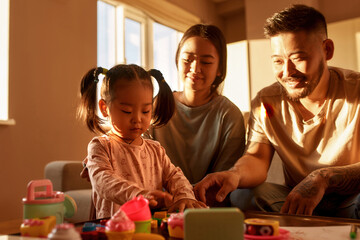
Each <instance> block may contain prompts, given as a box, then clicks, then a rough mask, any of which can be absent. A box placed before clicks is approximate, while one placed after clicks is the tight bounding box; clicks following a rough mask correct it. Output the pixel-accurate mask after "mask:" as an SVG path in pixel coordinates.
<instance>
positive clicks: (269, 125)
mask: <svg viewBox="0 0 360 240" xmlns="http://www.w3.org/2000/svg"><path fill="white" fill-rule="evenodd" d="M264 29H265V36H266V37H267V38H269V39H270V44H271V49H272V54H271V59H272V66H273V72H274V74H275V78H276V80H277V83H275V84H273V85H271V86H268V87H266V88H264V89H262V90H261V91H260V92H259V93H258V94H257V96H256V97H255V98H254V99H253V100H252V110H251V116H250V120H249V134H248V145H247V151H246V153H245V154H244V156H243V157H241V158H240V159H239V160H238V161H237V162H236V164H235V165H234V167H233V168H231V169H230V170H229V171H223V172H219V173H213V174H209V175H207V177H205V178H204V179H203V181H201V182H200V183H199V184H197V185H196V187H195V192H196V194H197V197H198V198H199V199H200V200H202V201H205V192H206V190H207V189H209V188H210V187H211V186H213V185H218V186H220V187H221V188H220V190H219V191H218V193H217V196H216V197H217V200H219V201H221V200H223V199H224V198H225V196H226V195H227V194H228V193H230V192H231V191H233V192H232V193H231V195H230V199H231V201H232V204H233V205H235V206H238V207H240V208H241V209H243V210H244V209H249V208H257V209H261V210H264V211H274V212H282V213H289V214H305V215H326V216H338V217H349V218H359V202H358V198H359V193H360V73H358V72H353V71H350V70H345V69H340V68H335V67H329V66H328V65H327V61H328V60H330V59H331V58H332V56H333V53H334V43H333V41H332V40H330V39H328V36H327V28H326V21H325V18H324V16H323V15H322V14H321V13H320V12H318V11H317V10H315V9H314V8H312V7H308V6H305V5H293V6H291V7H289V8H287V9H285V10H283V11H281V12H279V13H276V14H275V15H274V16H272V17H271V18H269V19H267V21H266V24H265V28H264ZM274 151H276V152H277V153H278V154H279V156H280V158H281V160H282V163H283V170H284V176H285V185H284V186H281V185H276V184H270V183H264V181H265V180H266V177H267V171H268V169H269V166H270V163H271V159H272V157H273V154H274ZM235 189H237V190H235ZM234 190H235V191H234Z"/></svg>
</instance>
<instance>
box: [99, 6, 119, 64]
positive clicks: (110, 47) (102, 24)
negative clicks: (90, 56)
mask: <svg viewBox="0 0 360 240" xmlns="http://www.w3.org/2000/svg"><path fill="white" fill-rule="evenodd" d="M97 4H98V5H97V9H98V13H97V41H98V43H97V62H98V63H97V64H98V66H102V67H104V68H111V67H112V66H114V65H115V34H116V32H115V7H114V6H112V5H110V4H107V3H104V2H102V1H98V2H97Z"/></svg>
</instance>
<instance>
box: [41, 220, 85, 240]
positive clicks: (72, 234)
mask: <svg viewBox="0 0 360 240" xmlns="http://www.w3.org/2000/svg"><path fill="white" fill-rule="evenodd" d="M47 239H48V240H81V236H80V233H79V232H77V231H76V229H75V227H74V224H72V223H62V224H59V225H56V227H55V228H54V229H53V230H52V231H51V233H49V234H48V236H47Z"/></svg>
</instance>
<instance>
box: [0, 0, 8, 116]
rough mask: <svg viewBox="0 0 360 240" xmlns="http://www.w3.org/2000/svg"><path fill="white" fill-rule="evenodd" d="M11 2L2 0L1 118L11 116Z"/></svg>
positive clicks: (0, 2) (0, 18) (0, 26)
mask: <svg viewBox="0 0 360 240" xmlns="http://www.w3.org/2000/svg"><path fill="white" fill-rule="evenodd" d="M9 4H10V1H9V0H5V1H4V0H0V120H8V118H9V116H8V107H9V103H8V100H9V97H8V94H9V92H8V89H9V84H8V83H9V11H10V9H9V6H10V5H9Z"/></svg>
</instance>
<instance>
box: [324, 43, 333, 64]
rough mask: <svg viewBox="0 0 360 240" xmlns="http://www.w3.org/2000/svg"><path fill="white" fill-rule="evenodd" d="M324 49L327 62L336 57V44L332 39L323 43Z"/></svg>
mask: <svg viewBox="0 0 360 240" xmlns="http://www.w3.org/2000/svg"><path fill="white" fill-rule="evenodd" d="M323 48H324V51H325V54H326V60H330V59H332V57H333V56H334V48H335V47H334V42H333V41H332V40H331V39H326V40H324V42H323Z"/></svg>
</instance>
